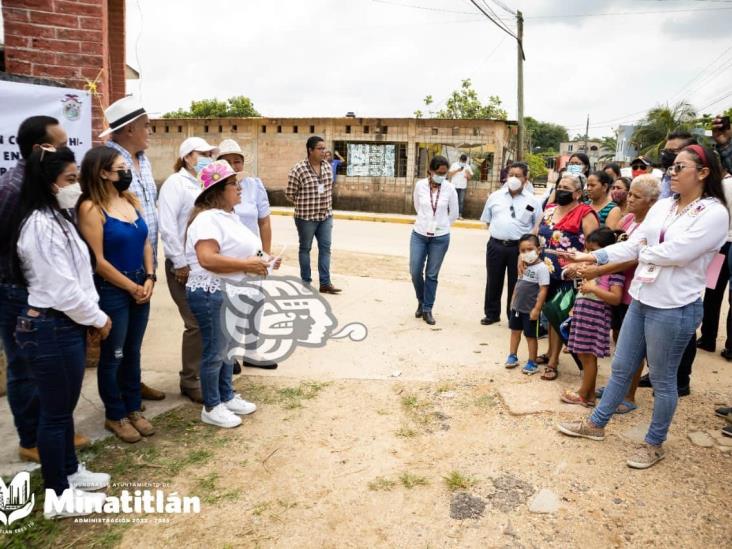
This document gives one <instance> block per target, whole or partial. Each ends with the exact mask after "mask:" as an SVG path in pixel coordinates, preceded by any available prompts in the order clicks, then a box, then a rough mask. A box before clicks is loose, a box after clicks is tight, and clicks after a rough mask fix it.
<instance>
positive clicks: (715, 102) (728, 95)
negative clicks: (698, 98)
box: [699, 92, 732, 112]
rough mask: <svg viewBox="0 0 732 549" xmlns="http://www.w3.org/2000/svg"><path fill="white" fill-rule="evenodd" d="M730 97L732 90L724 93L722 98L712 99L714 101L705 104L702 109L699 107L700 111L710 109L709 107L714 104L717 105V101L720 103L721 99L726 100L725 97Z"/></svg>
mask: <svg viewBox="0 0 732 549" xmlns="http://www.w3.org/2000/svg"><path fill="white" fill-rule="evenodd" d="M728 97H732V92H729V93H727V95H723V96H722V97H720V98H718V99H715V100H714V101H712V102H711V103H709V104H708V105H704V106H703V107H702V108H701V109H699V112H702V111H704V110H706V109H708V108H709V107H711V106H712V105H716V104H717V103H719V102H720V101H724V100H725V99H727V98H728Z"/></svg>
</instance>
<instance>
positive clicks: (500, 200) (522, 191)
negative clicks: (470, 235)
mask: <svg viewBox="0 0 732 549" xmlns="http://www.w3.org/2000/svg"><path fill="white" fill-rule="evenodd" d="M528 175H529V167H528V165H526V164H525V163H523V162H514V163H513V164H511V166H510V167H509V168H508V179H507V181H506V185H505V186H503V187H502V188H501V189H499V190H497V191H495V192H494V193H492V194H491V195H490V196H489V197H488V200H487V201H486V203H485V208H483V215H481V217H480V220H481V221H483V222H484V223H486V225H487V226H488V229H489V230H490V235H491V236H490V239H489V240H488V244H487V245H486V252H485V268H486V274H487V280H486V286H485V303H484V307H483V309H484V313H485V317H484V318H483V319H482V320H481V321H480V323H481V324H483V325H484V326H487V325H489V324H494V323H496V322H498V321H499V320H500V318H501V295H502V294H503V281H504V278H505V277H506V271H508V298H507V301H506V316H508V309H509V307H510V305H511V297H512V296H513V288H514V286H515V285H516V278H517V276H518V272H517V270H518V241H519V238H521V237H522V236H523V235H524V234H526V233H532V232H533V233H536V228H537V226H538V224H539V221H540V220H541V205H540V204H539V201H538V200H537V199H536V197H534V195H533V194H532V193H530V192H529V191H528V190H527V189H526V181H527V177H528Z"/></svg>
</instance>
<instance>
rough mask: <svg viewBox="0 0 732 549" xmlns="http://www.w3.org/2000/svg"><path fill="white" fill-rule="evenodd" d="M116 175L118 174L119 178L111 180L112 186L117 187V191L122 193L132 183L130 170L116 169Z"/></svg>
mask: <svg viewBox="0 0 732 549" xmlns="http://www.w3.org/2000/svg"><path fill="white" fill-rule="evenodd" d="M117 175H118V176H119V179H118V180H117V181H113V183H114V188H115V189H117V192H120V193H123V192H125V191H126V190H127V189H129V188H130V185H131V184H132V170H117Z"/></svg>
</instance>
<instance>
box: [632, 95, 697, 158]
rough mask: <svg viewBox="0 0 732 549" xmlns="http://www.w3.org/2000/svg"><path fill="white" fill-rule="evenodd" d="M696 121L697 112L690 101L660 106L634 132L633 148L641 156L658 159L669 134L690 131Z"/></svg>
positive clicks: (649, 112)
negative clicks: (679, 130)
mask: <svg viewBox="0 0 732 549" xmlns="http://www.w3.org/2000/svg"><path fill="white" fill-rule="evenodd" d="M695 119H696V111H695V109H694V107H693V106H692V105H691V103H689V102H688V101H679V102H678V103H676V104H675V105H673V106H669V105H668V104H666V105H658V106H657V107H654V108H653V109H651V110H650V111H648V113H647V114H646V116H645V117H644V118H643V120H641V121H640V122H639V124H638V127H637V128H636V129H635V131H634V132H633V137H632V140H633V146H634V147H635V148H636V149H637V150H638V151H639V152H640V153H641V154H644V155H651V156H654V157H658V156H659V155H660V152H661V149H662V148H663V145H664V144H665V143H666V137H667V136H668V134H669V133H671V132H672V131H674V130H677V129H685V130H688V129H690V128H691V126H692V124H693V122H694V120H695Z"/></svg>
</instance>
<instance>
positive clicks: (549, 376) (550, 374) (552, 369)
mask: <svg viewBox="0 0 732 549" xmlns="http://www.w3.org/2000/svg"><path fill="white" fill-rule="evenodd" d="M558 377H559V370H558V369H557V367H556V366H549V365H548V364H547V365H546V366H544V373H543V374H541V379H543V380H544V381H554V380H555V379H557V378H558Z"/></svg>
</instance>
